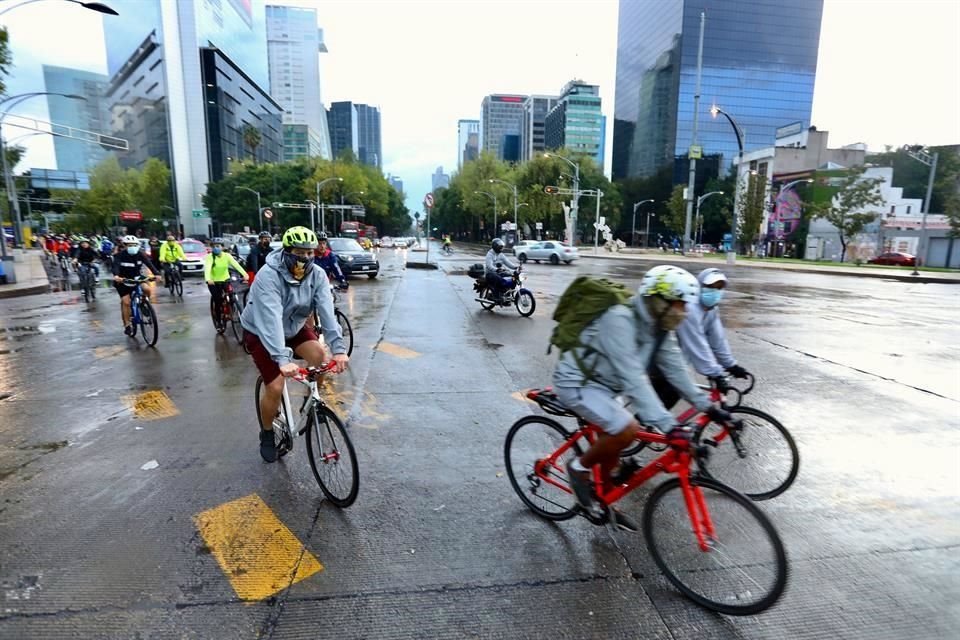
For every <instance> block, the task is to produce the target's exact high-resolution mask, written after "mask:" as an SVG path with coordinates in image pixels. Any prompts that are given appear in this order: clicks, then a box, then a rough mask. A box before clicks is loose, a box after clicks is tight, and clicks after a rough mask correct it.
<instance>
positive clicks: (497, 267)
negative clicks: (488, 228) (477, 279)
mask: <svg viewBox="0 0 960 640" xmlns="http://www.w3.org/2000/svg"><path fill="white" fill-rule="evenodd" d="M503 247H504V244H503V240H501V239H500V238H494V239H493V242H491V243H490V250H489V251H487V257H486V259H485V260H484V263H483V275H484V279H485V280H486V282H487V286H488V287H490V288H491V289H492V290H493V292H494V294H496V297H497V300H498V301H499V300H500V299H501V298H502V297H503V292H504V291H507V290H509V289H511V288H513V278H512V277H506V276H504V275H503V267H504V266H505V267H507V268H508V269H510V270H511V271H512V270H514V269H516V268H517V267H519V266H520V265H518V264H515V263H514V262H513V261H511V260H510V259H509V258H508V257H507V256H505V255H504V254H503Z"/></svg>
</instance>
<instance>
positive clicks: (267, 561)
mask: <svg viewBox="0 0 960 640" xmlns="http://www.w3.org/2000/svg"><path fill="white" fill-rule="evenodd" d="M194 522H195V523H196V525H197V528H198V529H199V530H200V535H201V536H203V541H204V542H205V543H206V544H207V547H208V548H209V549H210V552H211V553H212V554H213V557H214V558H216V559H217V563H218V564H219V565H220V568H221V569H222V570H223V572H224V574H226V576H227V579H228V580H229V581H230V586H232V587H233V590H234V591H235V592H236V593H237V596H238V597H240V598H241V599H242V600H263V599H264V598H269V597H270V596H272V595H273V594H275V593H277V592H278V591H281V590H283V589H286V588H287V587H288V586H290V585H291V584H296V583H297V582H300V581H301V580H304V579H305V578H309V577H310V576H312V575H313V574H315V573H317V572H319V571H323V565H322V564H320V561H319V560H317V559H316V558H315V557H314V556H313V554H311V553H310V552H309V551H307V550H306V549H305V548H304V546H303V544H301V542H300V541H299V540H298V539H297V537H296V536H295V535H293V532H292V531H290V529H288V528H287V527H286V525H284V524H283V523H282V522H280V519H279V518H277V516H276V515H274V513H273V511H271V510H270V507H268V506H267V505H266V504H265V503H264V502H263V500H261V499H260V496H258V495H257V494H255V493H253V494H250V495H249V496H246V497H244V498H240V499H238V500H234V501H232V502H228V503H226V504H222V505H220V506H219V507H214V508H213V509H210V510H208V511H204V512H202V513H199V514H197V515H196V516H194ZM294 571H296V573H294ZM291 576H293V577H292V579H291Z"/></svg>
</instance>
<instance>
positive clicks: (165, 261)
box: [157, 233, 187, 284]
mask: <svg viewBox="0 0 960 640" xmlns="http://www.w3.org/2000/svg"><path fill="white" fill-rule="evenodd" d="M186 257H187V256H186V254H185V253H184V252H183V247H181V246H180V243H179V242H177V238H176V236H174V235H173V234H172V233H168V234H167V241H166V242H164V243H163V244H162V245H160V255H158V256H157V266H158V267H159V268H160V270H161V271H163V281H164V284H167V283H169V282H170V278H171V277H172V273H171V269H173V268H174V267H176V269H177V273H178V274H180V278H181V279H182V278H183V265H182V264H181V263H180V261H181V260H184V259H186Z"/></svg>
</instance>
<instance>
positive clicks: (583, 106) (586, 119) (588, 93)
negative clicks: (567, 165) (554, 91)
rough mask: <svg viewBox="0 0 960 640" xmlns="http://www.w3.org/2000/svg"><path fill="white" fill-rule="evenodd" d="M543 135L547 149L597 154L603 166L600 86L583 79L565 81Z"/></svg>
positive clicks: (547, 119)
mask: <svg viewBox="0 0 960 640" xmlns="http://www.w3.org/2000/svg"><path fill="white" fill-rule="evenodd" d="M543 135H544V144H545V145H546V148H547V149H562V148H566V149H570V150H571V151H573V152H575V153H580V154H583V155H589V156H593V159H594V160H596V161H597V164H599V165H600V166H601V167H603V114H601V113H600V87H598V86H597V85H595V84H587V83H585V82H583V81H581V80H571V81H570V82H568V83H567V84H566V85H564V87H563V90H562V91H561V92H560V97H559V98H558V99H557V104H556V106H554V107H553V109H551V110H550V113H548V114H547V117H546V120H545V125H544V134H543Z"/></svg>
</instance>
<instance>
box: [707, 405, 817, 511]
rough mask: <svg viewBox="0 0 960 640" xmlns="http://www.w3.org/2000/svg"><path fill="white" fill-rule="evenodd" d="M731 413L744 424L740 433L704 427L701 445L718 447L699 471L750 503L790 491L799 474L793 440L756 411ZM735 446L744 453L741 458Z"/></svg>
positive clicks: (796, 451)
mask: <svg viewBox="0 0 960 640" xmlns="http://www.w3.org/2000/svg"><path fill="white" fill-rule="evenodd" d="M730 413H731V415H733V417H734V418H737V419H740V420H742V421H743V429H741V430H740V431H739V432H737V433H733V432H730V431H729V430H728V429H727V428H726V427H722V426H720V425H716V424H713V423H711V424H709V425H707V427H706V428H705V429H704V430H703V432H702V433H701V434H700V436H699V438H700V441H701V442H706V441H708V440H709V441H713V442H716V445H717V446H716V447H715V448H711V449H710V456H709V457H708V458H707V459H706V460H702V459H701V461H700V471H701V472H702V473H703V474H704V475H706V476H708V477H710V478H713V479H714V480H717V481H718V482H722V483H723V484H725V485H728V486H730V487H733V488H734V489H736V490H737V491H741V492H743V493H744V494H746V495H747V497H749V498H752V499H753V500H769V499H770V498H775V497H776V496H778V495H780V494H781V493H783V492H784V491H786V490H787V489H788V488H790V485H791V484H793V481H794V480H795V479H796V477H797V473H798V472H799V470H800V453H799V451H798V450H797V444H796V442H794V441H793V436H791V435H790V432H789V431H787V429H786V428H785V427H784V426H783V425H782V424H780V422H778V421H777V419H776V418H774V417H773V416H771V415H769V414H766V413H764V412H763V411H760V410H758V409H751V408H750V407H736V408H732V409H730ZM735 440H736V442H735ZM736 444H739V445H740V448H741V449H742V450H743V457H742V458H741V457H740V454H739V452H738V451H737V447H736Z"/></svg>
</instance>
